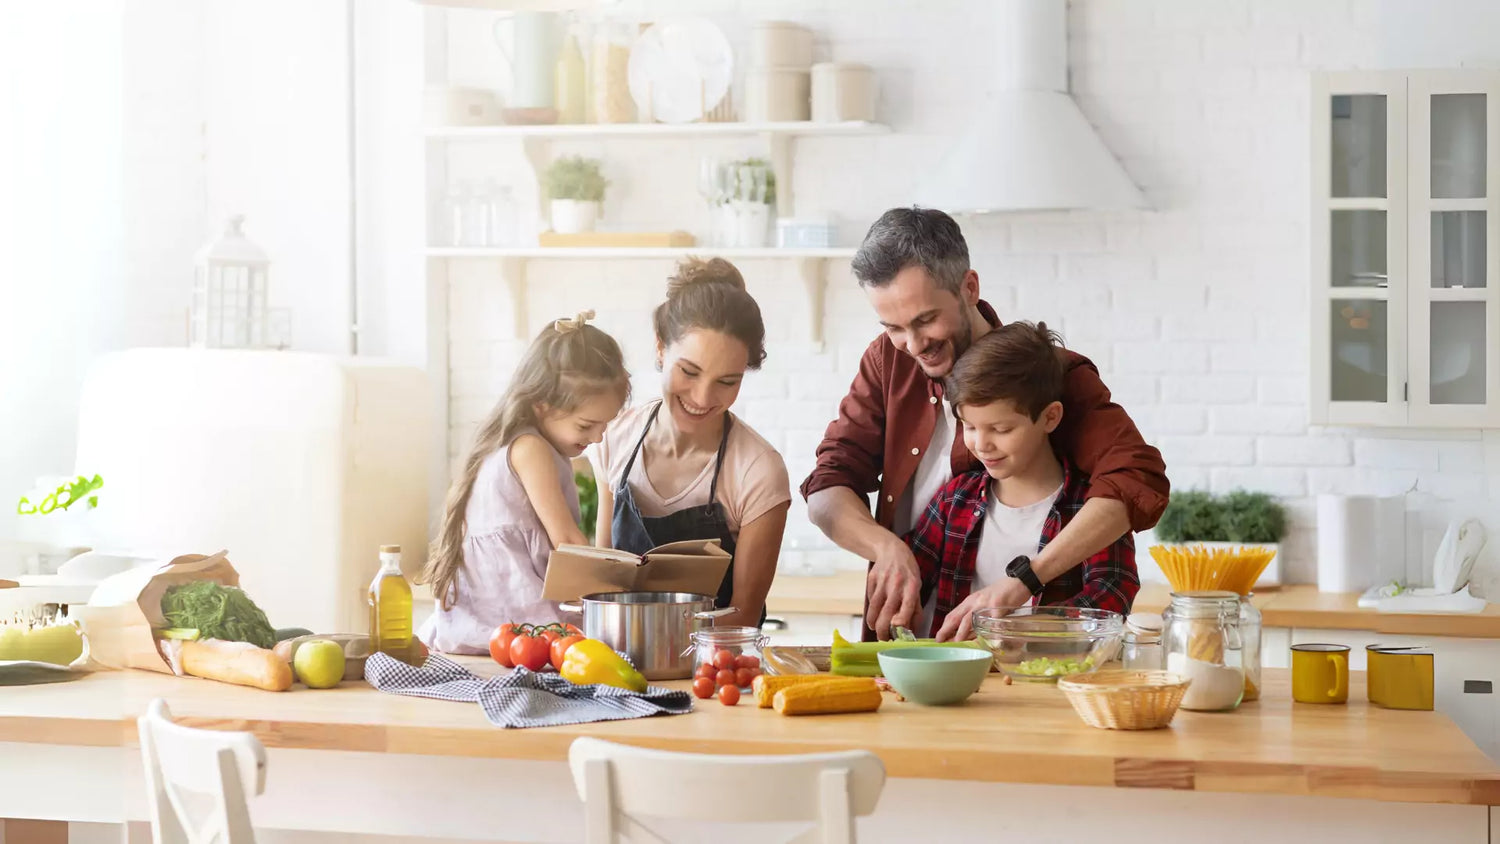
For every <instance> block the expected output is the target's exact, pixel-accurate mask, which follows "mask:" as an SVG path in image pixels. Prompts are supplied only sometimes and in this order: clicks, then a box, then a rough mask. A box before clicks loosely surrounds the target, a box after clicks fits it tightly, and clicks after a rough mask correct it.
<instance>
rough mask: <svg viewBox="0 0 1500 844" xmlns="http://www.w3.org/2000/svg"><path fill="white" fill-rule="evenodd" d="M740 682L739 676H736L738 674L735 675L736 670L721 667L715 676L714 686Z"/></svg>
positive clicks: (731, 684)
mask: <svg viewBox="0 0 1500 844" xmlns="http://www.w3.org/2000/svg"><path fill="white" fill-rule="evenodd" d="M738 682H739V678H738V677H736V676H734V672H733V671H731V670H729V669H728V668H722V669H720V670H719V673H718V674H717V675H715V677H714V686H715V687H718V686H733V685H735V684H736V683H738Z"/></svg>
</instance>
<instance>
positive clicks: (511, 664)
mask: <svg viewBox="0 0 1500 844" xmlns="http://www.w3.org/2000/svg"><path fill="white" fill-rule="evenodd" d="M520 629H521V625H519V624H502V625H500V626H499V627H496V628H495V632H494V633H491V634H490V658H491V659H493V660H495V661H496V662H498V663H500V664H501V665H503V666H505V667H506V668H515V667H516V663H515V660H513V659H511V658H510V643H511V642H512V641H513V640H514V639H515V638H516V634H517V633H518V632H519V631H520Z"/></svg>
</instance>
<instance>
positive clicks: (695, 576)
mask: <svg viewBox="0 0 1500 844" xmlns="http://www.w3.org/2000/svg"><path fill="white" fill-rule="evenodd" d="M730 559H731V558H730V555H729V552H728V551H725V550H724V549H723V548H722V547H720V546H719V540H717V539H688V540H684V541H682V542H669V543H667V544H666V545H658V546H657V547H655V548H652V549H651V550H650V551H647V552H646V553H645V554H641V555H639V556H637V555H635V554H632V553H630V552H629V551H618V550H615V549H613V548H595V547H593V546H590V545H560V546H558V547H557V548H556V549H555V550H554V551H553V552H552V553H551V555H549V556H548V558H547V578H546V580H545V581H544V582H543V584H542V597H543V598H546V599H547V600H549V601H576V600H578V599H579V598H581V597H583V596H584V595H588V594H591V593H594V592H697V593H699V594H701V595H715V594H717V593H718V591H719V584H720V583H721V582H723V580H724V572H725V571H727V570H728V569H729V561H730Z"/></svg>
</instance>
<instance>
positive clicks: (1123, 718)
mask: <svg viewBox="0 0 1500 844" xmlns="http://www.w3.org/2000/svg"><path fill="white" fill-rule="evenodd" d="M1191 682H1192V681H1191V680H1188V679H1187V678H1186V677H1183V676H1182V675H1181V674H1173V673H1171V672H1168V671H1098V672H1095V673H1093V674H1074V675H1072V676H1069V677H1064V678H1062V679H1061V680H1058V681H1057V687H1058V688H1059V689H1062V690H1063V693H1064V694H1066V695H1067V696H1068V701H1069V702H1070V703H1072V704H1073V710H1074V711H1075V712H1077V713H1078V717H1080V718H1082V719H1083V721H1084V723H1085V724H1088V725H1089V726H1090V727H1098V728H1100V729H1104V730H1155V729H1159V728H1161V727H1165V726H1167V725H1168V724H1170V723H1172V716H1174V715H1176V714H1177V705H1178V704H1180V703H1182V696H1183V695H1184V694H1185V693H1186V692H1187V687H1188V684H1189V683H1191Z"/></svg>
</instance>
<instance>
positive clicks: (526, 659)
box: [510, 635, 551, 671]
mask: <svg viewBox="0 0 1500 844" xmlns="http://www.w3.org/2000/svg"><path fill="white" fill-rule="evenodd" d="M550 648H551V643H550V642H548V641H547V640H546V638H544V637H542V636H527V635H520V636H517V637H516V638H515V639H513V640H512V641H511V643H510V660H511V662H514V663H515V664H516V665H517V666H523V665H524V666H525V667H526V668H527V669H528V670H531V671H541V670H542V668H544V667H546V665H547V659H548V658H549V657H550V656H551V653H550V652H549V649H550Z"/></svg>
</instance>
